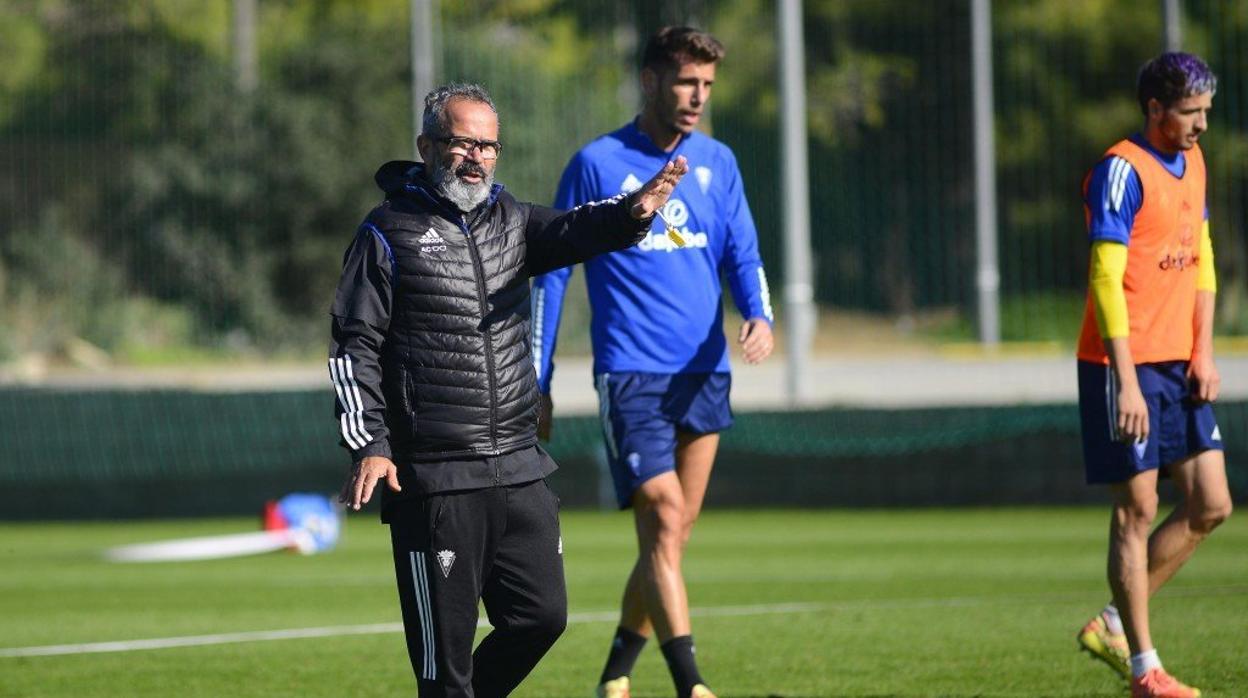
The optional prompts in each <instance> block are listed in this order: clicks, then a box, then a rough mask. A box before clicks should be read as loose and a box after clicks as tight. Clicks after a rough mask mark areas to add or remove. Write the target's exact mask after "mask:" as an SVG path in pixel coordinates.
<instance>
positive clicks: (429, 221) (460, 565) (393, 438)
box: [329, 84, 688, 698]
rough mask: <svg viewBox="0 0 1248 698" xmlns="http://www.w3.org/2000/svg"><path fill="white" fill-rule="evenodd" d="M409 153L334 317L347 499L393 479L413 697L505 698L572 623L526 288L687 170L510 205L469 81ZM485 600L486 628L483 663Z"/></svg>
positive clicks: (622, 243)
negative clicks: (540, 425)
mask: <svg viewBox="0 0 1248 698" xmlns="http://www.w3.org/2000/svg"><path fill="white" fill-rule="evenodd" d="M417 147H418V149H419V150H420V155H421V157H422V158H423V160H424V164H417V163H412V162H390V163H387V164H385V165H383V166H382V167H381V169H380V170H378V172H377V175H376V181H377V184H378V186H379V187H380V188H381V190H382V191H383V192H385V200H384V201H382V203H381V204H380V205H379V206H377V207H376V208H375V209H373V210H372V212H370V213H369V214H368V216H367V217H366V218H365V220H364V223H363V224H362V225H361V226H360V228H359V230H358V232H357V233H356V236H355V239H354V242H353V243H352V244H351V246H350V247H349V248H348V249H347V252H346V254H345V256H344V261H343V271H342V278H341V281H340V282H339V284H338V289H337V293H336V295H335V298H334V304H333V308H332V311H331V313H332V315H333V324H332V332H333V341H332V343H331V345H330V359H329V368H330V376H331V378H332V380H333V384H334V388H335V391H336V393H337V398H338V401H337V407H336V416H337V419H338V426H339V428H340V432H341V434H340V435H341V439H342V443H343V445H344V446H345V447H346V448H347V449H348V450H349V451H350V452H351V460H352V463H353V465H352V468H351V471H350V475H349V477H348V479H347V482H346V483H345V484H344V486H343V490H342V494H341V496H340V498H341V500H342V501H343V502H346V503H347V504H348V505H349V506H350V507H351V508H353V509H357V510H358V509H359V508H360V505H361V504H363V503H367V502H368V501H369V500H370V498H371V496H372V493H373V490H374V488H375V487H376V486H377V484H378V482H380V481H381V480H385V482H386V488H383V494H382V520H383V521H384V522H386V523H388V524H389V525H390V535H391V543H392V546H393V551H394V565H395V574H396V576H397V580H398V588H399V599H400V606H401V608H402V613H403V625H404V628H405V631H406V636H407V648H408V654H409V656H410V658H411V662H412V668H413V670H414V671H415V673H416V677H417V683H418V686H419V692H420V695H421V696H474V695H475V696H477V697H478V698H482V697H489V696H505V695H507V694H508V693H510V692H511V691H512V690H513V689H514V688H515V687H516V686H517V685H518V684H519V683H520V681H521V680H523V679H524V677H525V676H526V675H528V673H529V671H530V670H532V668H533V667H534V666H535V665H536V664H537V662H538V660H540V659H541V657H542V656H543V655H544V654H545V653H546V651H547V650H548V649H549V648H550V646H551V645H552V644H553V643H554V641H555V639H556V638H558V636H559V635H560V633H561V632H562V631H563V628H564V626H565V623H566V620H567V596H566V591H565V587H564V578H563V559H562V548H563V544H562V539H561V538H560V534H559V513H558V500H557V499H556V498H555V495H554V494H553V493H552V492H551V491H550V489H549V488H548V487H547V486H546V483H545V479H544V478H545V477H546V476H547V475H549V474H550V473H551V472H553V471H554V470H555V468H556V465H555V463H554V462H553V461H552V460H551V458H550V457H549V456H548V455H547V454H546V452H545V451H543V450H542V448H541V447H540V446H539V445H538V444H537V435H536V428H537V414H538V392H537V384H536V376H535V374H534V370H533V360H532V357H531V355H530V347H529V315H530V309H529V278H530V277H532V276H534V275H537V274H542V273H545V272H548V271H551V270H554V269H557V268H560V267H564V266H567V265H570V264H575V263H577V262H581V261H584V260H586V259H589V258H590V257H593V256H594V255H598V254H602V253H605V252H610V251H613V250H619V249H623V248H625V247H628V246H631V245H633V244H636V243H637V242H638V241H639V240H641V239H642V238H644V237H645V235H646V232H647V231H648V230H649V228H650V224H651V220H652V217H653V216H654V212H655V211H656V210H657V209H658V208H660V207H661V206H663V205H664V204H665V203H666V202H667V199H668V196H669V195H670V194H671V192H672V189H673V188H674V187H675V185H676V183H677V182H678V181H679V180H680V178H681V177H682V176H683V175H684V173H685V172H686V171H687V169H688V168H687V166H686V164H685V162H684V160H683V159H678V160H677V161H675V162H671V163H668V164H667V165H665V166H664V167H663V168H662V170H661V171H660V172H659V173H658V174H656V175H655V176H654V177H653V178H652V179H651V180H650V181H649V182H647V183H646V185H645V186H644V187H642V188H641V189H640V190H638V191H637V192H636V193H634V194H631V195H629V196H617V197H614V198H612V199H608V200H605V201H601V202H596V203H594V204H588V205H585V206H579V207H577V208H574V209H572V210H570V211H567V212H563V211H557V210H554V209H549V208H545V207H542V206H537V205H534V204H529V203H521V202H518V201H516V200H515V199H514V198H512V197H511V195H509V194H508V193H507V192H505V191H504V190H503V187H502V186H501V185H496V184H494V169H495V166H496V165H497V163H498V158H499V156H500V154H501V152H502V150H503V146H502V144H501V143H500V142H499V127H498V113H497V111H496V110H495V107H494V104H493V101H492V100H491V99H490V96H489V94H487V93H486V91H485V90H484V89H483V88H481V87H480V86H477V85H459V84H452V85H447V86H443V87H440V88H438V89H436V90H434V91H433V92H431V93H430V94H429V95H428V96H426V98H425V109H424V116H423V123H422V133H421V135H420V137H419V138H418V139H417ZM478 600H483V601H484V604H485V609H486V612H487V613H488V615H489V619H490V623H491V624H492V625H493V627H494V629H493V631H492V632H491V633H490V634H489V635H488V636H487V637H486V638H485V639H484V640H482V642H481V644H480V645H479V646H478V647H477V648H476V651H475V652H474V651H473V650H472V641H473V636H474V632H475V630H476V626H477V603H478ZM483 667H484V668H483ZM474 668H476V669H477V670H476V671H474Z"/></svg>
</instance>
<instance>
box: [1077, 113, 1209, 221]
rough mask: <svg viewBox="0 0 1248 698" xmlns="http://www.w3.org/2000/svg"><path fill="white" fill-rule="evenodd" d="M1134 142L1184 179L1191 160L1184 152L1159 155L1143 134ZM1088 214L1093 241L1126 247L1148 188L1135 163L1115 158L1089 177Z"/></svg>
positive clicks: (1168, 169) (1207, 216)
mask: <svg viewBox="0 0 1248 698" xmlns="http://www.w3.org/2000/svg"><path fill="white" fill-rule="evenodd" d="M1131 141H1132V142H1133V143H1135V144H1136V145H1138V146H1140V147H1141V148H1143V149H1145V150H1147V151H1148V152H1149V154H1151V155H1152V156H1153V157H1155V158H1157V161H1158V162H1160V163H1161V164H1162V166H1163V167H1165V168H1166V171H1167V172H1169V173H1170V174H1172V175H1174V176H1175V177H1182V176H1183V173H1184V172H1186V171H1187V158H1185V157H1184V156H1183V151H1179V152H1177V153H1175V154H1174V155H1166V154H1164V153H1161V152H1158V151H1157V149H1156V148H1154V147H1153V146H1152V145H1151V144H1149V142H1148V140H1147V139H1145V138H1144V137H1143V136H1142V135H1140V134H1138V133H1137V134H1135V135H1133V136H1131ZM1086 203H1087V205H1088V212H1089V214H1090V217H1089V220H1088V238H1089V240H1090V241H1091V242H1096V241H1098V240H1109V241H1111V242H1120V243H1122V244H1124V245H1126V244H1129V243H1130V241H1131V226H1133V225H1135V214H1136V212H1138V211H1139V210H1140V206H1141V205H1143V203H1144V188H1143V186H1141V184H1140V176H1139V175H1138V174H1136V172H1135V168H1134V167H1131V163H1129V162H1127V161H1126V160H1124V159H1122V158H1120V157H1118V156H1117V155H1111V156H1109V157H1107V158H1105V159H1104V160H1101V161H1100V162H1099V163H1097V164H1096V167H1094V168H1092V173H1091V175H1090V176H1089V177H1088V194H1087V198H1086ZM1205 219H1206V220H1208V219H1209V207H1208V206H1206V207H1205Z"/></svg>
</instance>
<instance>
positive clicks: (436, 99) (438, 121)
mask: <svg viewBox="0 0 1248 698" xmlns="http://www.w3.org/2000/svg"><path fill="white" fill-rule="evenodd" d="M452 99H467V100H469V101H472V102H480V103H481V104H484V105H486V106H487V107H489V108H490V111H493V112H494V114H495V116H497V115H498V109H496V108H495V107H494V100H492V99H490V93H489V92H486V91H485V88H484V87H482V86H480V85H478V84H476V83H460V82H452V83H450V84H449V85H442V86H441V87H437V88H435V89H434V90H433V91H432V92H430V93H429V94H427V95H425V113H424V116H423V117H422V118H421V120H420V131H421V133H423V134H425V135H426V136H429V137H431V138H440V137H445V136H449V135H451V134H449V133H447V132H446V131H447V118H446V105H447V103H448V102H450V101H451V100H452Z"/></svg>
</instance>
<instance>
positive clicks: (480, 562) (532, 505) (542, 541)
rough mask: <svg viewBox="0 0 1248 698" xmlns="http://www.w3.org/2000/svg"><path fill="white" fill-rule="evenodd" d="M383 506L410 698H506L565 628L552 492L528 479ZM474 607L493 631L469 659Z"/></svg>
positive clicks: (541, 482)
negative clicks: (415, 692)
mask: <svg viewBox="0 0 1248 698" xmlns="http://www.w3.org/2000/svg"><path fill="white" fill-rule="evenodd" d="M393 506H394V509H393V511H392V512H391V513H390V514H389V520H390V540H391V544H392V545H393V548H394V571H395V575H396V577H397V579H398V585H399V603H400V606H401V607H402V610H403V627H404V631H405V633H406V635H407V652H408V656H409V657H410V658H411V660H412V669H413V670H414V671H415V672H416V678H417V683H418V685H419V687H420V695H421V696H422V698H441V697H442V696H453V697H456V698H458V697H460V696H475V697H476V698H494V697H495V696H505V695H507V694H509V693H510V692H511V691H512V690H513V689H515V687H516V686H517V685H519V684H520V681H522V680H523V679H524V677H525V676H527V675H528V674H529V672H530V671H531V670H532V669H533V667H534V666H536V665H537V662H538V660H540V659H541V658H542V655H544V654H546V651H547V650H549V649H550V647H551V645H553V644H554V643H555V640H556V639H558V637H559V635H560V634H561V633H562V632H563V629H564V627H565V626H566V625H567V618H568V598H567V590H566V589H565V588H564V580H563V550H562V548H563V542H562V539H561V538H560V535H559V504H558V500H557V499H556V498H555V495H554V493H553V492H551V491H550V488H549V487H547V486H546V482H545V480H536V481H534V482H529V483H525V484H522V485H512V486H507V487H490V488H486V489H480V490H468V491H462V492H448V493H444V494H436V495H431V496H429V497H426V498H423V499H412V500H409V501H403V502H396V503H395V504H394V505H393ZM478 599H481V600H484V602H485V610H486V613H487V615H488V616H489V619H490V624H491V625H493V626H494V630H493V631H492V632H491V633H490V634H489V635H488V636H486V637H485V639H484V640H482V641H481V644H480V645H479V646H478V647H477V649H476V651H475V652H473V650H472V641H473V636H474V633H475V631H476V628H477V601H478Z"/></svg>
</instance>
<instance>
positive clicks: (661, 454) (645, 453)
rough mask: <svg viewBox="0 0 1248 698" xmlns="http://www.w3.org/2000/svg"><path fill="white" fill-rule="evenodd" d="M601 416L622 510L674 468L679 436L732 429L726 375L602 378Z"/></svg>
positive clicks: (598, 379) (608, 375)
mask: <svg viewBox="0 0 1248 698" xmlns="http://www.w3.org/2000/svg"><path fill="white" fill-rule="evenodd" d="M594 384H595V385H596V386H597V388H598V412H599V415H600V416H601V417H602V436H603V439H604V440H605V441H606V443H607V463H608V464H609V465H610V467H611V477H612V479H613V480H614V481H615V497H616V500H617V501H618V502H619V505H620V508H621V509H627V508H628V507H629V506H630V505H631V504H632V499H633V493H634V492H636V491H637V488H638V487H640V486H641V483H643V482H645V481H646V480H649V479H650V478H652V477H654V476H656V475H661V474H663V473H666V472H668V471H670V470H674V469H675V468H676V432H677V431H678V430H679V431H682V432H687V433H691V434H710V433H713V432H717V431H723V430H724V429H727V428H728V427H730V426H732V410H731V408H729V406H728V390H729V389H730V388H731V387H732V376H731V375H730V374H728V373H674V374H673V373H600V374H598V375H597V376H594Z"/></svg>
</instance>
